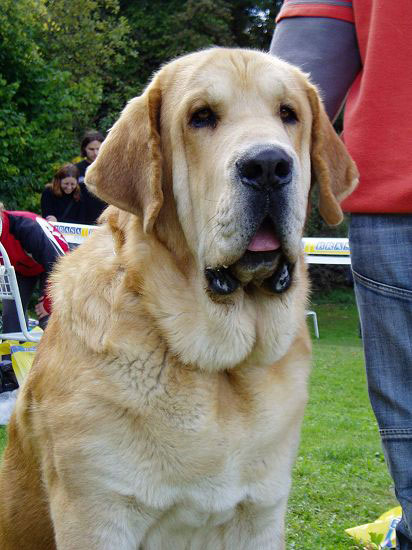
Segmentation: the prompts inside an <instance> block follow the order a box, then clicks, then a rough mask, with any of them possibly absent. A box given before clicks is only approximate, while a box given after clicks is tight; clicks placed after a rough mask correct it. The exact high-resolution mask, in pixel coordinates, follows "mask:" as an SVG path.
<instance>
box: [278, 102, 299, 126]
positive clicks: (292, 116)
mask: <svg viewBox="0 0 412 550" xmlns="http://www.w3.org/2000/svg"><path fill="white" fill-rule="evenodd" d="M279 116H280V118H281V120H282V121H283V122H284V123H285V124H294V123H295V122H297V121H298V115H297V114H296V112H295V111H294V110H293V109H292V108H291V107H288V106H287V105H281V106H280V109H279Z"/></svg>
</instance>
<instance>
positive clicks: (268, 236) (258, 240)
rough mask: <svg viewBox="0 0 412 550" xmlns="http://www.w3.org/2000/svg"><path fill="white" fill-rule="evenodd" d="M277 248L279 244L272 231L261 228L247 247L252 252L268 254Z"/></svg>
mask: <svg viewBox="0 0 412 550" xmlns="http://www.w3.org/2000/svg"><path fill="white" fill-rule="evenodd" d="M278 248H280V242H279V240H278V239H277V238H276V236H275V235H274V233H273V231H271V230H269V229H263V228H260V229H259V231H258V232H257V233H256V235H255V236H254V237H253V239H252V240H251V242H250V244H249V246H248V247H247V249H248V250H251V251H252V252H268V251H270V250H277V249H278Z"/></svg>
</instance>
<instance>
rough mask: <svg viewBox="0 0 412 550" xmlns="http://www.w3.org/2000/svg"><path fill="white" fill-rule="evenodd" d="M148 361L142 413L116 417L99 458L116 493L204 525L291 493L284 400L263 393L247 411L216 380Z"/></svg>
mask: <svg viewBox="0 0 412 550" xmlns="http://www.w3.org/2000/svg"><path fill="white" fill-rule="evenodd" d="M162 358H163V359H162ZM150 359H151V365H153V367H152V371H151V374H150V376H149V377H148V378H146V379H145V380H144V381H143V382H144V383H143V382H142V383H141V384H140V386H141V387H142V388H144V391H143V395H144V398H143V397H142V395H141V396H140V399H141V405H140V408H138V409H136V410H135V411H134V412H133V413H132V412H130V413H129V414H123V415H119V416H118V420H117V421H116V425H114V424H112V429H111V434H110V441H105V442H104V443H103V442H102V452H101V453H99V452H98V453H97V456H96V457H95V458H94V460H95V461H97V463H98V464H96V462H94V464H93V467H95V466H96V465H98V467H99V469H102V470H103V471H105V475H104V479H105V483H106V484H107V485H108V487H107V488H108V489H109V490H110V491H111V492H115V493H120V494H123V495H129V496H132V497H134V498H135V499H136V502H137V503H139V505H140V504H144V505H145V506H147V507H149V508H151V509H157V510H170V509H171V508H175V507H177V508H176V509H178V510H180V511H179V514H183V516H184V517H186V520H185V521H188V522H189V523H191V522H193V523H196V522H198V521H199V522H200V523H204V522H205V521H220V519H219V518H220V517H221V514H222V513H224V514H230V513H231V512H230V511H231V510H232V511H233V510H234V509H235V507H236V506H237V504H238V503H240V502H242V501H244V500H245V499H247V500H252V501H256V502H262V503H267V502H272V501H273V500H274V499H275V500H276V499H277V498H278V496H279V494H282V493H283V492H284V491H283V487H284V488H285V491H286V487H287V486H288V482H289V477H288V473H287V469H285V468H284V464H283V463H284V459H283V458H282V457H280V454H279V451H280V450H281V447H282V446H283V443H282V438H285V425H286V422H284V421H282V420H280V419H281V418H282V416H284V415H282V414H280V413H281V408H282V407H283V408H284V407H285V403H284V402H283V403H281V402H280V400H279V399H278V398H277V396H276V395H274V394H272V393H271V392H267V391H265V393H264V395H260V394H259V392H257V395H255V396H254V398H253V400H251V402H250V403H249V405H248V406H245V403H244V402H242V399H245V396H243V397H239V396H238V395H234V391H233V388H230V387H229V386H228V384H227V383H226V384H223V386H222V384H221V382H220V381H219V380H217V377H207V376H204V377H203V378H201V379H200V380H199V378H198V375H197V374H193V373H191V372H190V371H188V372H183V373H182V372H180V374H179V373H176V371H171V370H169V365H168V362H167V360H166V359H165V356H164V354H162V353H160V352H159V357H157V356H156V357H154V356H152V357H151V358H150ZM140 386H139V387H140ZM265 389H266V390H267V387H265ZM249 409H250V410H249ZM252 410H253V413H252V412H251V411H252ZM112 416H115V415H112ZM286 439H287V437H286V438H285V442H286ZM279 440H280V443H279ZM103 448H104V449H105V450H103ZM108 448H110V449H111V452H110V453H108V452H107V449H108ZM282 478H283V479H282ZM176 513H177V512H176ZM216 514H217V515H216ZM212 516H213V517H212ZM190 518H191V519H190ZM213 518H215V519H213Z"/></svg>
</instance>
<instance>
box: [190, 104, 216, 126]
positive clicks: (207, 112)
mask: <svg viewBox="0 0 412 550" xmlns="http://www.w3.org/2000/svg"><path fill="white" fill-rule="evenodd" d="M189 124H190V126H193V127H194V128H205V127H207V126H208V127H211V128H214V127H215V126H216V124H217V116H216V115H215V113H214V112H213V111H212V109H209V108H208V107H205V108H203V109H199V110H198V111H196V112H195V113H193V115H192V116H191V118H190V122H189Z"/></svg>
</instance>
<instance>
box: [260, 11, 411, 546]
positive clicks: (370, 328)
mask: <svg viewBox="0 0 412 550" xmlns="http://www.w3.org/2000/svg"><path fill="white" fill-rule="evenodd" d="M411 21H412V2H411V0H396V1H395V2H387V1H385V0H352V1H351V0H285V2H284V4H283V7H282V9H281V11H280V14H279V17H278V20H277V23H278V24H277V26H276V29H275V33H274V36H273V40H272V44H271V53H272V54H274V55H277V56H279V57H281V58H282V59H284V60H286V61H288V62H290V63H292V64H294V65H297V66H299V67H300V68H301V69H303V70H304V71H305V72H306V73H309V74H310V76H311V79H312V81H313V82H314V83H315V84H317V86H318V88H319V90H320V93H321V96H322V97H323V100H324V103H325V107H326V110H327V112H328V114H329V116H330V117H331V119H333V118H334V117H335V116H336V115H337V114H338V112H339V110H340V107H341V105H342V103H343V102H344V100H345V98H347V99H346V107H345V113H344V141H345V145H346V146H347V148H348V150H349V152H350V153H351V155H352V157H353V158H354V160H355V162H356V163H357V166H358V168H359V172H360V182H359V186H358V187H357V189H356V190H355V191H354V192H353V193H352V195H350V196H349V197H348V198H347V199H346V200H345V201H344V202H343V208H344V209H345V210H346V211H347V212H349V213H351V216H350V233H349V240H350V250H351V262H352V270H353V277H354V282H355V292H356V299H357V303H358V308H359V313H360V318H361V326H362V337H363V344H364V350H365V365H366V372H367V379H368V388H369V396H370V400H371V404H372V407H373V410H374V413H375V416H376V419H377V421H378V425H379V430H380V434H381V439H382V444H383V448H384V452H385V457H386V460H387V464H388V467H389V470H390V473H391V475H392V478H393V480H394V483H395V491H396V495H397V498H398V500H399V502H400V504H401V506H402V510H403V516H402V520H401V522H400V523H399V524H398V526H397V531H396V535H397V548H399V549H401V550H412V277H411V272H412V137H411V130H410V129H411V128H412V109H411V104H412V57H411V52H412V33H411V29H410V22H411Z"/></svg>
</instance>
